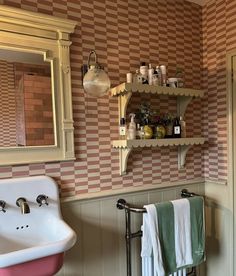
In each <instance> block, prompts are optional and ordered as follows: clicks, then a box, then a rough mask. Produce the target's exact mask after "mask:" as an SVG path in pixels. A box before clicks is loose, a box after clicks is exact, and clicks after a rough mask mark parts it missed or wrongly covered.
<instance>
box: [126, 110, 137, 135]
mask: <svg viewBox="0 0 236 276" xmlns="http://www.w3.org/2000/svg"><path fill="white" fill-rule="evenodd" d="M129 116H130V123H129V128H128V135H127V139H129V140H134V139H136V124H135V121H134V118H135V114H134V113H130V115H129Z"/></svg>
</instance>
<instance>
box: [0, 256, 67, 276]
mask: <svg viewBox="0 0 236 276" xmlns="http://www.w3.org/2000/svg"><path fill="white" fill-rule="evenodd" d="M63 257H64V253H60V254H55V255H52V256H47V257H44V258H40V259H37V260H33V261H30V262H26V263H22V264H17V265H12V266H8V267H4V268H0V276H23V275H25V276H26V275H28V276H29V275H30V276H53V275H54V274H56V273H57V272H58V271H59V270H60V268H61V267H62V264H63Z"/></svg>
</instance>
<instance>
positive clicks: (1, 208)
mask: <svg viewBox="0 0 236 276" xmlns="http://www.w3.org/2000/svg"><path fill="white" fill-rule="evenodd" d="M5 207H6V202H5V201H4V200H0V212H3V213H6V210H5Z"/></svg>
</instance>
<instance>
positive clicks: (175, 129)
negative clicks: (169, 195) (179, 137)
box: [174, 126, 180, 134]
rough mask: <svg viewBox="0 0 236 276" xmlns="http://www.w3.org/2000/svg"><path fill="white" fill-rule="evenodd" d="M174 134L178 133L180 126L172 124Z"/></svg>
mask: <svg viewBox="0 0 236 276" xmlns="http://www.w3.org/2000/svg"><path fill="white" fill-rule="evenodd" d="M174 134H180V126H174Z"/></svg>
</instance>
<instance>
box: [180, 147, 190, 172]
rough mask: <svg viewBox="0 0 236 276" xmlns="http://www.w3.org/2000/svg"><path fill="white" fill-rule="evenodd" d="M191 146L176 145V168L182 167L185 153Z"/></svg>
mask: <svg viewBox="0 0 236 276" xmlns="http://www.w3.org/2000/svg"><path fill="white" fill-rule="evenodd" d="M191 147H192V145H183V146H179V147H178V169H179V170H181V169H184V167H185V161H186V155H187V153H188V151H189V149H190V148H191Z"/></svg>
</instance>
